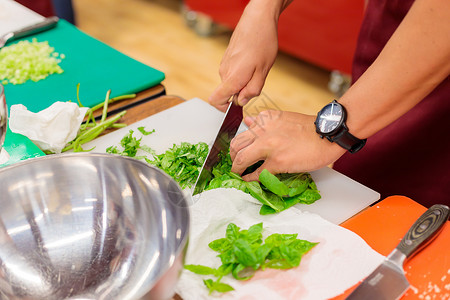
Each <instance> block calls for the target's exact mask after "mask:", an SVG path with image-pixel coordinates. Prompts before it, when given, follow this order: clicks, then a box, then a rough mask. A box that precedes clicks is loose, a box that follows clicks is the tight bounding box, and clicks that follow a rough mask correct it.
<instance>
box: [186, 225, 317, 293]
mask: <svg viewBox="0 0 450 300" xmlns="http://www.w3.org/2000/svg"><path fill="white" fill-rule="evenodd" d="M262 231H263V224H262V223H258V224H255V225H253V226H251V227H250V228H249V229H248V230H245V229H242V230H241V229H240V228H239V227H238V226H236V225H235V224H233V223H230V224H228V226H227V229H226V232H225V237H224V238H220V239H217V240H214V241H212V242H211V243H209V247H210V248H211V249H212V250H213V251H215V252H218V253H219V254H218V255H217V256H218V257H219V258H220V260H221V262H222V265H221V266H220V267H218V268H217V269H214V268H211V267H207V266H202V265H185V266H184V268H185V269H186V270H188V271H191V272H193V273H195V274H198V275H203V276H214V277H216V280H213V279H205V280H203V282H204V283H205V285H206V287H207V288H208V289H209V293H210V294H211V293H212V292H214V291H217V292H222V293H224V292H228V291H231V290H233V288H232V287H231V286H229V285H227V284H224V283H221V282H220V280H221V279H222V278H223V276H226V275H229V274H230V273H231V275H232V276H233V277H234V278H235V279H237V280H248V279H250V278H252V277H253V275H254V274H255V272H256V271H257V270H259V269H262V270H264V269H265V268H272V269H290V268H294V267H298V266H299V265H300V261H301V258H302V257H303V255H305V254H306V253H307V252H309V251H310V250H311V249H312V248H313V247H314V246H315V245H317V244H318V243H311V242H309V241H306V240H300V239H298V238H297V234H280V233H274V234H272V235H270V236H268V237H267V238H266V239H265V241H264V243H263V237H262Z"/></svg>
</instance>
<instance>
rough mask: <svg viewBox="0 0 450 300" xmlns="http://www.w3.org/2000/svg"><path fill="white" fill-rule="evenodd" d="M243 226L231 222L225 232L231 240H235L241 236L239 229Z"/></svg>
mask: <svg viewBox="0 0 450 300" xmlns="http://www.w3.org/2000/svg"><path fill="white" fill-rule="evenodd" d="M240 229H241V228H239V227H237V226H236V224H234V223H230V224H228V226H227V229H226V232H225V237H226V238H227V239H228V240H229V241H230V242H233V241H235V240H236V239H238V238H239V230H240Z"/></svg>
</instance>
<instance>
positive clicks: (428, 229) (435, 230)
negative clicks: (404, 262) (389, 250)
mask: <svg viewBox="0 0 450 300" xmlns="http://www.w3.org/2000/svg"><path fill="white" fill-rule="evenodd" d="M449 214H450V210H449V208H448V206H446V205H442V204H435V205H433V206H432V207H430V208H429V209H428V210H427V211H426V212H425V213H424V214H423V215H421V216H420V217H419V219H417V221H416V222H415V223H414V224H413V225H412V226H411V228H410V229H409V230H408V232H407V233H406V235H405V236H404V237H403V239H402V240H401V242H400V244H398V246H397V250H399V251H400V252H402V253H403V254H405V255H406V257H407V258H410V257H412V256H413V255H414V254H416V253H418V252H419V251H420V250H421V249H422V248H423V247H425V246H426V245H427V244H428V243H430V242H431V241H432V240H433V239H434V238H435V237H436V236H438V234H439V233H440V231H441V230H442V229H443V228H444V225H445V223H446V222H447V220H448V217H449Z"/></svg>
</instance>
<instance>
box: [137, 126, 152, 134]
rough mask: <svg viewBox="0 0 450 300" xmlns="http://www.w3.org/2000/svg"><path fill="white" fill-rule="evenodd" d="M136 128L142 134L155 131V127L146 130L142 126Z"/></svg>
mask: <svg viewBox="0 0 450 300" xmlns="http://www.w3.org/2000/svg"><path fill="white" fill-rule="evenodd" d="M138 130H139V132H140V133H142V134H143V135H149V134H152V133H154V132H155V129H153V130H152V131H146V130H145V128H144V126H141V127H138Z"/></svg>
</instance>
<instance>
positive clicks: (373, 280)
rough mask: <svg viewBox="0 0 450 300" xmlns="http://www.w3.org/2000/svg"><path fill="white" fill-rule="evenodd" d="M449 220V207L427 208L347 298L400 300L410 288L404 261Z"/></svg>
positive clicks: (423, 245)
mask: <svg viewBox="0 0 450 300" xmlns="http://www.w3.org/2000/svg"><path fill="white" fill-rule="evenodd" d="M448 217H449V208H448V206H445V205H441V204H436V205H433V206H432V207H430V208H429V209H428V210H427V211H426V212H425V213H424V214H423V215H422V216H420V217H419V219H417V221H416V222H415V223H414V224H413V225H412V226H411V228H410V229H409V230H408V232H407V233H406V235H405V236H404V237H403V239H402V240H401V241H400V243H399V244H398V246H397V248H395V249H394V251H392V252H391V253H390V254H389V256H388V257H387V258H385V260H384V262H383V263H382V264H381V265H380V266H378V267H377V268H376V269H375V271H373V272H372V274H370V275H369V276H368V277H367V278H366V279H365V280H364V281H363V282H362V283H361V284H360V285H359V286H358V287H357V288H356V289H355V290H354V291H353V292H352V293H351V294H350V295H349V296H348V297H347V298H346V299H349V300H359V299H364V300H390V299H399V298H400V297H401V296H402V295H403V294H404V293H405V292H406V291H407V290H408V288H409V282H408V280H406V276H405V274H404V271H403V263H404V261H405V259H407V258H411V257H412V256H413V255H414V254H416V253H418V252H419V251H420V250H421V249H423V248H424V247H425V246H426V245H427V244H428V243H430V242H431V241H432V240H433V239H434V238H435V237H436V236H437V235H438V234H439V232H440V231H441V230H442V229H443V227H444V225H445V223H446V222H447V220H448Z"/></svg>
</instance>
